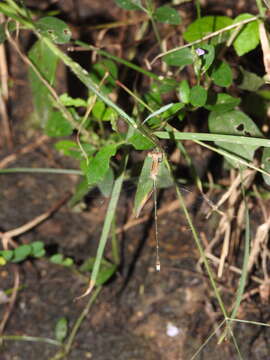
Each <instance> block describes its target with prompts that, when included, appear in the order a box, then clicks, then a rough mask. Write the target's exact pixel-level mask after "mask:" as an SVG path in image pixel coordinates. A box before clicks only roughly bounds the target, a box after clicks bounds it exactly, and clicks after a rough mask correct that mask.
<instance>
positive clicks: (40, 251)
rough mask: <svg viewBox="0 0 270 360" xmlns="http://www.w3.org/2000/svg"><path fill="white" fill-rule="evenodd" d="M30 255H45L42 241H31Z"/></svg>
mask: <svg viewBox="0 0 270 360" xmlns="http://www.w3.org/2000/svg"><path fill="white" fill-rule="evenodd" d="M31 248H32V251H31V255H32V256H34V257H36V258H39V257H42V256H44V255H45V253H46V252H45V249H44V243H43V242H42V241H34V242H32V243H31Z"/></svg>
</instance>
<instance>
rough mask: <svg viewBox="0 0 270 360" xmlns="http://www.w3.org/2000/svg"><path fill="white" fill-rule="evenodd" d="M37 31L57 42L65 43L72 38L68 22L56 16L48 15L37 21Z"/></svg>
mask: <svg viewBox="0 0 270 360" xmlns="http://www.w3.org/2000/svg"><path fill="white" fill-rule="evenodd" d="M36 28H37V31H38V32H39V33H40V34H41V35H43V36H46V37H48V38H49V39H50V40H51V41H53V42H54V43H56V44H65V43H67V42H69V40H70V38H71V31H70V30H69V28H68V26H67V24H66V23H65V22H64V21H63V20H60V19H58V18H56V17H53V16H46V17H43V18H41V19H39V20H38V21H37V22H36Z"/></svg>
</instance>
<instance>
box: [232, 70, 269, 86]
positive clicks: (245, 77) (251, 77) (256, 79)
mask: <svg viewBox="0 0 270 360" xmlns="http://www.w3.org/2000/svg"><path fill="white" fill-rule="evenodd" d="M240 70H241V75H242V76H241V77H242V79H241V83H240V84H239V85H238V88H239V89H242V90H247V91H257V90H258V89H259V88H260V87H261V86H262V85H263V84H264V80H263V79H262V78H261V77H260V76H258V75H257V74H255V73H253V72H250V71H247V70H245V69H244V68H242V67H241V66H240Z"/></svg>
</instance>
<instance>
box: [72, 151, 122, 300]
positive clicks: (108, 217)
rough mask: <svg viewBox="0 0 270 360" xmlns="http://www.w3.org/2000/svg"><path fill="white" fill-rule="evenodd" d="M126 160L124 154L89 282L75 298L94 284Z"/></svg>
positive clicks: (114, 209)
mask: <svg viewBox="0 0 270 360" xmlns="http://www.w3.org/2000/svg"><path fill="white" fill-rule="evenodd" d="M127 161H128V155H127V154H125V155H124V157H123V160H122V170H121V174H120V175H119V176H118V177H117V178H116V180H115V183H114V187H113V190H112V196H111V199H110V202H109V205H108V208H107V212H106V217H105V221H104V224H103V228H102V233H101V236H100V240H99V245H98V250H97V255H96V259H95V263H94V267H93V271H92V274H91V279H90V282H89V284H88V287H87V289H86V291H85V292H84V293H83V294H82V295H81V296H79V297H77V298H76V300H78V299H80V298H82V297H84V296H86V295H88V294H90V293H91V291H92V290H93V288H94V286H95V284H96V280H97V276H98V273H99V269H100V265H101V261H102V258H103V253H104V249H105V245H106V243H107V240H108V237H109V233H110V229H111V225H112V221H113V219H114V215H115V211H116V207H117V203H118V200H119V196H120V193H121V189H122V184H123V181H124V176H125V168H126V165H127Z"/></svg>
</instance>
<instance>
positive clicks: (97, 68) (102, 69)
mask: <svg viewBox="0 0 270 360" xmlns="http://www.w3.org/2000/svg"><path fill="white" fill-rule="evenodd" d="M108 73H109V76H107V77H106V80H105V83H104V84H103V85H101V87H100V89H101V91H103V92H104V93H106V94H109V93H110V92H111V91H112V90H113V89H114V87H115V79H117V78H118V69H117V66H116V64H115V63H114V62H113V61H112V60H108V59H105V60H101V61H100V62H98V63H95V64H94V65H93V66H92V67H91V71H90V74H89V75H90V77H91V79H92V80H93V81H94V82H95V83H96V84H97V85H98V86H99V85H100V83H101V82H102V80H103V79H104V76H105V74H108Z"/></svg>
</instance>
